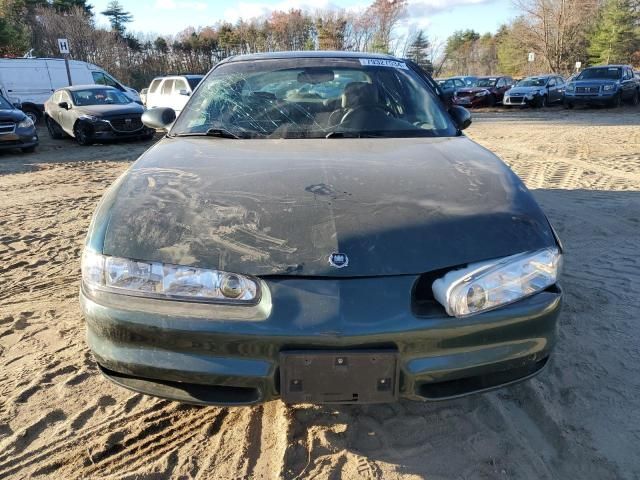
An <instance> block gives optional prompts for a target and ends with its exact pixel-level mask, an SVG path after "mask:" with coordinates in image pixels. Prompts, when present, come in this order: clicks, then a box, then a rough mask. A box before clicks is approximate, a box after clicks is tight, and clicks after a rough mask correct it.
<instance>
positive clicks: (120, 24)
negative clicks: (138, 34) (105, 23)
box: [100, 0, 133, 36]
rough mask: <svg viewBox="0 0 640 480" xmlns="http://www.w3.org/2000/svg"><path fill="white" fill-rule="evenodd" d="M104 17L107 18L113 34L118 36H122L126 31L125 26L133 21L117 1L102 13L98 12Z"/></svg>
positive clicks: (110, 3)
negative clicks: (115, 33)
mask: <svg viewBox="0 0 640 480" xmlns="http://www.w3.org/2000/svg"><path fill="white" fill-rule="evenodd" d="M100 13H102V15H104V16H105V17H109V23H111V28H112V29H113V31H114V32H117V33H118V34H119V35H120V36H124V32H125V30H126V27H125V25H126V24H127V23H129V22H131V21H132V20H133V15H131V14H130V13H129V12H126V11H125V10H124V7H123V6H122V5H120V2H118V0H113V1H111V2H109V5H107V9H106V10H105V11H104V12H100Z"/></svg>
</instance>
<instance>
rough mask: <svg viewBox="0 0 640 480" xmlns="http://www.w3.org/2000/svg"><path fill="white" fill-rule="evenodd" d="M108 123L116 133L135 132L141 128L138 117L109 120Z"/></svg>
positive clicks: (140, 121)
mask: <svg viewBox="0 0 640 480" xmlns="http://www.w3.org/2000/svg"><path fill="white" fill-rule="evenodd" d="M109 123H111V127H112V128H113V129H114V130H115V131H117V132H135V131H137V130H140V129H141V128H142V127H143V124H142V120H141V119H140V117H122V118H110V119H109Z"/></svg>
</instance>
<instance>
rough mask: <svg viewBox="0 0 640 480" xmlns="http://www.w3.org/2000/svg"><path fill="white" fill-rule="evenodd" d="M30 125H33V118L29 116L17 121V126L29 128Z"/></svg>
mask: <svg viewBox="0 0 640 480" xmlns="http://www.w3.org/2000/svg"><path fill="white" fill-rule="evenodd" d="M31 127H33V120H31V119H30V118H29V117H26V118H25V119H24V120H22V121H21V122H20V123H18V128H31Z"/></svg>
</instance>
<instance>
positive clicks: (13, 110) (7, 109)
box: [0, 95, 38, 153]
mask: <svg viewBox="0 0 640 480" xmlns="http://www.w3.org/2000/svg"><path fill="white" fill-rule="evenodd" d="M37 145H38V132H37V131H36V127H35V125H34V124H33V121H31V119H30V118H29V117H27V116H26V115H25V114H24V112H22V111H21V110H20V109H19V108H18V106H17V105H13V104H12V103H11V102H10V101H9V100H7V99H6V98H4V97H3V96H2V95H0V150H5V149H17V148H19V149H20V150H22V151H23V152H25V153H31V152H33V151H34V150H35V149H36V146H37Z"/></svg>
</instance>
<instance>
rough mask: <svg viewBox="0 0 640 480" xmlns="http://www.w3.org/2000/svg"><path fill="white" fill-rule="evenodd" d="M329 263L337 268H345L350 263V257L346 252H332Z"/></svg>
mask: <svg viewBox="0 0 640 480" xmlns="http://www.w3.org/2000/svg"><path fill="white" fill-rule="evenodd" d="M329 265H331V266H332V267H336V268H343V267H346V266H347V265H349V257H347V255H346V254H344V253H332V254H331V255H329Z"/></svg>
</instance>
